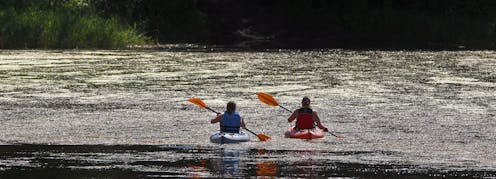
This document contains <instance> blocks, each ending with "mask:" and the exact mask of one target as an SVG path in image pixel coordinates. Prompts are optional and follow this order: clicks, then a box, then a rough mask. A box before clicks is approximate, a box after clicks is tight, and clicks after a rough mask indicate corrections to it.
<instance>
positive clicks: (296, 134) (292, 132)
mask: <svg viewBox="0 0 496 179" xmlns="http://www.w3.org/2000/svg"><path fill="white" fill-rule="evenodd" d="M284 136H286V137H287V138H297V139H318V138H322V137H324V131H323V130H322V129H319V128H318V127H315V128H313V129H300V130H296V129H295V128H294V127H290V128H289V129H288V130H286V133H284Z"/></svg>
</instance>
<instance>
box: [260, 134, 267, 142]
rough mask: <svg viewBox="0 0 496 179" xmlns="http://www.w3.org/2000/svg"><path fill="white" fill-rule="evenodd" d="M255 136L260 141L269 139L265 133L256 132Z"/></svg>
mask: <svg viewBox="0 0 496 179" xmlns="http://www.w3.org/2000/svg"><path fill="white" fill-rule="evenodd" d="M257 137H258V139H259V140H260V141H266V140H269V139H270V137H269V136H267V135H265V134H257Z"/></svg>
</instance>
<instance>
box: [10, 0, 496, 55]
mask: <svg viewBox="0 0 496 179" xmlns="http://www.w3.org/2000/svg"><path fill="white" fill-rule="evenodd" d="M495 12H496V3H494V2H492V1H463V0H453V1H429V0H421V1H407V0H398V1H387V0H384V1H367V0H358V1H346V0H337V1H320V0H312V1H299V0H291V1H263V2H262V1H249V0H240V1H228V0H212V1H209V0H206V1H196V0H170V1H158V0H150V1H137V0H122V1H119V2H114V1H111V0H67V1H52V0H41V1H34V2H28V1H14V0H6V1H2V2H0V22H2V25H3V26H2V27H3V28H0V48H9V49H26V48H28V49H31V48H36V49H61V48H66V49H67V48H69V49H70V48H85V49H95V48H104V49H115V48H126V47H128V46H136V45H150V44H183V43H184V44H200V45H202V46H222V47H223V48H234V49H248V50H251V49H265V48H268V49H278V48H282V49H319V48H343V49H393V50H397V49H423V50H457V49H465V50H476V49H495V48H496V43H495V42H494V39H496V26H495V25H494V24H495V22H496V13H495Z"/></svg>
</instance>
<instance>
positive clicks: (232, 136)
mask: <svg viewBox="0 0 496 179" xmlns="http://www.w3.org/2000/svg"><path fill="white" fill-rule="evenodd" d="M248 141H250V136H249V135H248V133H246V132H245V131H242V130H240V131H239V133H229V132H220V131H217V132H215V133H213V134H212V135H211V136H210V142H213V143H219V144H225V143H238V142H248Z"/></svg>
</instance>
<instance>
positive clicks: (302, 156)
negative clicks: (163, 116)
mask: <svg viewBox="0 0 496 179" xmlns="http://www.w3.org/2000/svg"><path fill="white" fill-rule="evenodd" d="M382 153H383V152H380V151H379V152H377V153H376V152H369V153H367V152H362V153H360V152H359V153H354V152H343V153H332V152H322V151H307V150H304V151H294V150H257V149H224V148H205V147H201V146H196V147H194V146H140V145H137V146H126V145H123V146H105V145H94V146H92V145H82V146H77V145H74V146H58V145H8V146H0V154H1V155H0V178H171V177H172V178H249V177H257V178H322V177H359V178H404V177H412V178H415V177H417V178H424V177H432V176H443V177H471V178H483V177H494V176H496V172H495V171H490V170H486V171H484V170H467V169H465V170H449V169H448V170H447V169H446V168H444V169H443V168H441V169H438V168H426V167H425V166H424V167H422V166H415V165H400V164H394V163H387V162H385V163H380V164H366V163H354V162H349V163H342V162H337V161H332V160H330V159H329V158H332V157H336V156H341V157H342V156H343V155H344V156H350V157H355V158H360V157H364V156H369V157H370V156H377V155H378V154H382Z"/></svg>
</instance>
